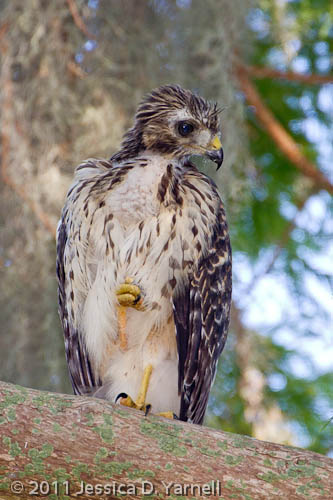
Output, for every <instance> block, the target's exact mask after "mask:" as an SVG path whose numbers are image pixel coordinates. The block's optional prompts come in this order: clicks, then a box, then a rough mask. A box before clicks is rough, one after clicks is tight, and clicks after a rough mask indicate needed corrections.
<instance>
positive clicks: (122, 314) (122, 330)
mask: <svg viewBox="0 0 333 500" xmlns="http://www.w3.org/2000/svg"><path fill="white" fill-rule="evenodd" d="M118 332H119V340H120V349H121V350H122V351H127V335H126V307H124V306H118Z"/></svg>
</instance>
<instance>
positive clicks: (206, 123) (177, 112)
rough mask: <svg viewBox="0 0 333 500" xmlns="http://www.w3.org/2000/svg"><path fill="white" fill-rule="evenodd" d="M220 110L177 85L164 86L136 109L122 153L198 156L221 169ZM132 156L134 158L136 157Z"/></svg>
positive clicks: (179, 157)
mask: <svg viewBox="0 0 333 500" xmlns="http://www.w3.org/2000/svg"><path fill="white" fill-rule="evenodd" d="M219 112H220V111H219V109H218V108H217V104H216V103H214V104H211V103H209V102H208V101H206V100H205V99H203V98H202V97H199V96H197V95H195V94H193V93H192V92H191V91H189V90H184V89H182V88H181V87H179V86H178V85H164V86H162V87H159V88H157V89H155V90H153V91H152V92H151V93H150V94H149V95H147V96H146V97H145V98H144V99H143V101H142V102H141V104H140V105H139V108H138V110H137V113H136V115H135V123H134V127H133V128H132V129H130V130H129V131H128V132H127V134H126V135H125V138H124V141H123V144H122V150H123V151H126V150H129V151H130V150H134V149H135V151H133V153H134V154H138V153H139V152H140V151H141V150H147V151H153V152H157V153H161V154H163V155H165V156H169V157H171V158H177V159H180V160H182V159H185V158H186V157H188V156H190V155H193V154H196V155H204V156H207V157H208V158H210V159H211V160H213V161H214V162H215V163H216V164H217V168H219V167H220V166H221V164H222V160H223V149H222V145H221V142H220V139H219V137H218V131H219ZM134 154H133V156H134Z"/></svg>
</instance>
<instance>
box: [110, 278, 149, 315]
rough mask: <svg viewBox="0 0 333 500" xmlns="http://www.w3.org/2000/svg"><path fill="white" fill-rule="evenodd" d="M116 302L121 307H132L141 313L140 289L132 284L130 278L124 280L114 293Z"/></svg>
mask: <svg viewBox="0 0 333 500" xmlns="http://www.w3.org/2000/svg"><path fill="white" fill-rule="evenodd" d="M116 295H117V298H118V302H119V305H120V306H123V307H134V308H135V309H138V310H139V311H143V309H144V308H143V306H142V304H143V298H142V293H141V290H140V288H139V287H138V286H137V285H134V284H133V280H132V278H126V279H125V283H123V284H122V285H120V287H119V288H118V290H117V291H116Z"/></svg>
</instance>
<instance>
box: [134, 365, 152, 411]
mask: <svg viewBox="0 0 333 500" xmlns="http://www.w3.org/2000/svg"><path fill="white" fill-rule="evenodd" d="M152 371H153V367H152V365H148V366H146V368H145V369H144V372H143V377H142V381H141V387H140V391H139V394H138V398H137V400H136V403H135V404H136V406H137V407H138V408H140V409H141V408H143V407H144V406H146V396H147V391H148V386H149V381H150V376H151V372H152Z"/></svg>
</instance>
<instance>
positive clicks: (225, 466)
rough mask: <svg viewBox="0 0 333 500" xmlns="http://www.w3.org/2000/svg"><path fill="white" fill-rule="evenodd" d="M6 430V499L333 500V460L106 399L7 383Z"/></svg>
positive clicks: (0, 483) (2, 443)
mask: <svg viewBox="0 0 333 500" xmlns="http://www.w3.org/2000/svg"><path fill="white" fill-rule="evenodd" d="M0 427H1V435H2V439H1V440H0V458H1V476H0V478H1V479H0V489H1V499H2V500H6V499H14V498H20V499H28V498H31V495H32V492H35V494H39V495H41V496H42V495H44V496H45V495H47V496H48V497H50V498H51V495H53V497H54V498H68V497H69V498H77V496H78V497H79V498H82V499H88V498H89V499H97V498H117V496H116V494H117V493H118V495H119V494H125V497H126V499H137V498H142V497H143V496H144V493H146V494H148V493H149V492H150V493H152V492H154V493H153V498H157V497H158V498H173V495H174V496H175V497H176V498H183V497H192V498H193V497H195V498H206V497H207V498H221V497H223V498H226V499H227V498H238V499H241V498H256V499H266V498H288V500H296V499H299V498H302V497H303V495H306V496H307V497H309V498H311V499H313V500H315V499H318V500H319V499H325V498H326V499H328V498H330V497H331V493H332V489H330V488H331V479H330V478H332V474H333V461H332V460H331V459H329V458H327V457H324V456H321V455H318V454H317V453H313V452H311V451H307V450H302V449H297V448H291V447H286V446H281V445H277V444H272V443H267V442H264V441H257V440H255V439H252V438H249V437H246V436H239V435H235V434H229V433H226V432H219V431H216V430H214V429H208V428H205V427H200V426H196V425H191V424H185V423H183V422H178V421H169V420H167V419H164V418H162V417H157V416H154V415H149V416H148V417H145V416H144V415H143V414H142V413H141V412H138V411H136V410H132V409H129V408H125V407H124V408H123V407H121V406H120V405H113V404H111V403H108V402H107V401H104V400H100V399H93V398H88V397H77V396H68V395H62V394H53V393H48V392H41V391H36V390H32V389H25V388H23V387H19V386H14V385H11V384H6V383H4V382H0ZM204 485H206V486H204ZM200 488H201V489H200ZM203 488H205V489H203ZM80 492H81V493H80ZM65 495H67V496H65ZM150 498H151V497H150Z"/></svg>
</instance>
